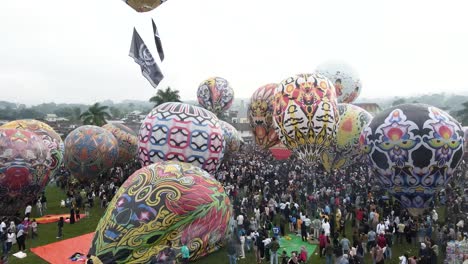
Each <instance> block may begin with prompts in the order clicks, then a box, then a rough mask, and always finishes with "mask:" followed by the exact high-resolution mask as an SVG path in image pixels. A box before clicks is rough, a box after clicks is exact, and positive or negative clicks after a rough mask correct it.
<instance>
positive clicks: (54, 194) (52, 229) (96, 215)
mask: <svg viewBox="0 0 468 264" xmlns="http://www.w3.org/2000/svg"><path fill="white" fill-rule="evenodd" d="M46 194H47V199H48V205H47V206H48V211H47V212H46V214H66V213H69V211H68V209H66V208H60V200H62V199H65V197H66V196H65V193H64V191H62V190H61V189H59V188H57V187H55V186H48V187H47V191H46ZM90 213H91V214H90V217H86V218H84V219H82V220H81V221H79V222H77V223H75V224H74V225H70V224H65V226H64V229H63V233H64V239H67V238H72V237H76V236H79V235H83V234H87V233H90V232H93V231H94V230H95V229H96V226H97V224H98V222H99V219H100V218H101V216H102V215H103V213H104V210H103V209H101V208H100V207H99V206H98V205H95V206H94V208H92V209H91V211H90ZM439 216H440V219H444V218H443V212H440V213H439ZM34 217H38V216H37V215H36V211H35V210H34V209H33V214H32V218H34ZM347 230H348V231H349V232H351V227H350V226H348V227H347ZM38 234H39V237H38V238H36V239H34V240H31V239H30V238H28V239H27V240H26V253H27V255H28V256H27V257H26V258H24V259H17V258H16V257H14V256H10V258H9V263H10V264H42V263H47V262H46V261H44V260H42V259H41V258H39V257H38V256H36V255H35V254H34V253H32V252H31V251H29V249H30V248H32V247H37V246H42V245H46V244H49V243H52V242H56V241H57V238H56V236H57V223H51V224H43V225H39V227H38ZM348 237H351V234H350V233H349V234H348ZM298 250H299V249H298ZM392 250H393V259H392V260H389V261H387V260H386V261H385V263H390V264H393V263H399V261H398V256H400V255H402V254H403V253H404V252H409V253H410V254H414V255H417V252H418V248H417V247H415V246H409V245H407V244H403V245H398V244H395V245H394V247H393V248H392ZM12 252H13V253H16V252H18V246H17V245H13V248H12ZM83 253H87V252H83ZM288 254H290V252H288ZM309 254H310V252H309ZM439 262H440V263H442V261H441V259H439ZM194 263H197V264H224V263H229V260H228V257H227V253H226V250H225V249H221V250H219V251H217V252H215V253H213V254H211V255H209V256H207V257H205V258H203V259H200V260H198V261H196V262H194ZM237 263H239V264H247V263H249V264H250V263H256V262H255V256H254V254H253V251H251V252H246V258H245V259H240V260H239V261H238V262H237ZM263 263H265V260H264V262H263ZM268 263H269V262H268ZM308 263H310V264H311V263H313V264H316V263H325V260H324V259H323V258H322V259H320V258H319V257H318V253H314V254H313V255H312V257H311V258H310V259H309V261H308ZM366 263H372V262H371V260H370V256H369V255H368V256H366Z"/></svg>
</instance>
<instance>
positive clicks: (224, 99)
mask: <svg viewBox="0 0 468 264" xmlns="http://www.w3.org/2000/svg"><path fill="white" fill-rule="evenodd" d="M197 98H198V103H199V104H200V105H201V106H202V107H203V108H205V109H208V110H210V111H211V112H213V113H215V114H216V115H219V114H221V113H222V112H224V111H226V110H228V109H229V108H230V107H231V105H232V102H233V101H234V90H233V89H232V88H231V86H230V85H229V82H228V81H227V80H226V79H224V78H221V77H212V78H209V79H207V80H205V81H203V82H202V83H201V84H200V86H199V87H198V91H197Z"/></svg>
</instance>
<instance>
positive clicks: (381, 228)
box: [375, 221, 385, 234]
mask: <svg viewBox="0 0 468 264" xmlns="http://www.w3.org/2000/svg"><path fill="white" fill-rule="evenodd" d="M375 232H376V233H377V234H380V233H382V232H385V224H384V222H383V221H380V223H379V224H378V225H377V228H376V230H375Z"/></svg>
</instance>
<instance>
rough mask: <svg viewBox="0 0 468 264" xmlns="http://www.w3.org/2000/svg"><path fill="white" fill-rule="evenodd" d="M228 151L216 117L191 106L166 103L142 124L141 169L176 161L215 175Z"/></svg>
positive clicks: (139, 144)
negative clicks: (192, 165) (166, 161)
mask: <svg viewBox="0 0 468 264" xmlns="http://www.w3.org/2000/svg"><path fill="white" fill-rule="evenodd" d="M224 147H225V141H224V137H223V130H222V129H221V125H220V124H219V120H218V118H217V117H216V116H215V115H214V114H213V113H211V112H210V111H208V110H206V109H203V108H201V107H198V106H193V105H189V104H184V103H164V104H162V105H159V106H157V107H156V108H154V109H153V110H152V111H151V112H150V113H149V114H148V115H147V116H146V118H145V120H144V121H143V123H142V124H141V127H140V133H139V143H138V155H139V160H140V163H141V166H146V165H148V164H151V163H154V162H158V161H165V160H176V161H180V162H187V163H192V164H194V165H195V166H198V167H201V168H202V169H204V170H206V171H208V172H215V171H216V170H217V168H218V167H219V165H220V164H221V161H222V159H223V156H224V154H223V153H224Z"/></svg>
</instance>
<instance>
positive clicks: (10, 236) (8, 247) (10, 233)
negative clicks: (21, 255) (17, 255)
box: [6, 229, 15, 255]
mask: <svg viewBox="0 0 468 264" xmlns="http://www.w3.org/2000/svg"><path fill="white" fill-rule="evenodd" d="M14 240H15V233H13V231H12V230H11V229H10V230H8V234H7V242H6V254H7V255H8V253H10V250H11V247H12V246H13V241H14Z"/></svg>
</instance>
